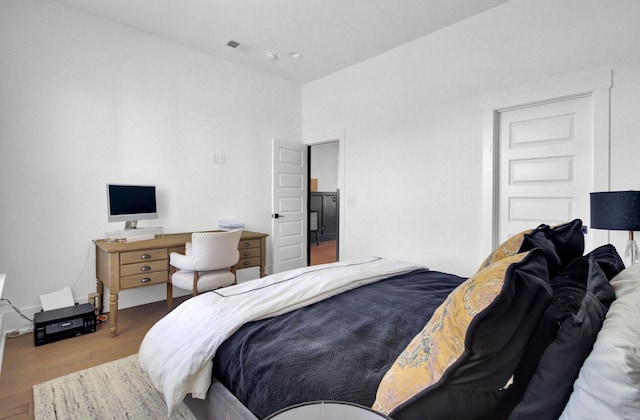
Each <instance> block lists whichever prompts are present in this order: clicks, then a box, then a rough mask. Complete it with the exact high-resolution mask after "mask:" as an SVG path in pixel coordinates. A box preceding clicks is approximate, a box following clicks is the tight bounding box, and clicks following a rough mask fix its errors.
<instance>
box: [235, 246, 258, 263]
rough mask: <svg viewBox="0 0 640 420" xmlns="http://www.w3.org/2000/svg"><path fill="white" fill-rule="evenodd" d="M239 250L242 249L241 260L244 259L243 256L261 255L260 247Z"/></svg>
mask: <svg viewBox="0 0 640 420" xmlns="http://www.w3.org/2000/svg"><path fill="white" fill-rule="evenodd" d="M239 251H240V261H242V259H243V258H251V257H259V256H260V248H249V249H240V250H239Z"/></svg>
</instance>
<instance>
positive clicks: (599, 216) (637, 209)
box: [589, 191, 640, 266]
mask: <svg viewBox="0 0 640 420" xmlns="http://www.w3.org/2000/svg"><path fill="white" fill-rule="evenodd" d="M589 195H590V196H591V227H592V228H594V229H607V230H628V231H629V241H628V242H627V247H626V249H625V252H624V255H625V263H626V264H627V266H629V265H631V264H635V263H637V262H639V261H640V251H638V245H637V244H636V241H634V240H633V231H635V230H640V191H608V192H594V193H591V194H589Z"/></svg>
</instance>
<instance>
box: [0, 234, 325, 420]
mask: <svg viewBox="0 0 640 420" xmlns="http://www.w3.org/2000/svg"><path fill="white" fill-rule="evenodd" d="M335 247H336V242H335V241H325V242H320V244H319V245H316V244H315V243H313V244H311V264H312V265H316V264H324V263H328V262H334V261H336V248H335ZM185 299H186V297H182V298H176V299H174V305H173V306H174V307H176V306H177V305H179V304H180V303H181V302H183V301H184V300H185ZM166 308H167V305H166V302H165V301H161V302H155V303H150V304H148V305H141V306H136V307H133V308H127V309H122V310H120V311H118V336H117V337H115V338H111V337H110V335H109V323H108V321H107V322H106V323H104V324H100V325H98V328H97V331H96V332H95V333H91V334H87V335H82V336H80V337H74V338H69V339H66V340H62V341H58V342H55V343H51V344H45V345H43V346H38V347H35V346H34V344H33V334H32V333H29V334H24V335H21V336H19V337H14V338H7V339H6V344H5V348H4V358H3V359H4V360H3V361H2V372H1V373H0V420H5V419H11V420H17V419H33V392H32V388H33V386H34V385H36V384H39V383H41V382H45V381H48V380H51V379H54V378H57V377H60V376H63V375H67V374H69V373H73V372H77V371H79V370H82V369H86V368H89V367H92V366H96V365H99V364H102V363H106V362H110V361H113V360H117V359H120V358H123V357H126V356H129V355H132V354H134V353H137V352H138V348H139V347H140V343H141V342H142V339H143V337H144V335H145V334H146V333H147V331H148V330H149V328H151V326H152V325H153V324H154V323H155V322H156V321H158V320H159V319H160V318H162V317H163V316H164V315H166V313H167V309H166Z"/></svg>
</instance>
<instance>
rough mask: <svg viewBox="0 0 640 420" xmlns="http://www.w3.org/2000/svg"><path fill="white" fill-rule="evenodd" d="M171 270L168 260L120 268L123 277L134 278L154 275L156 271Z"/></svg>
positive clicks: (127, 265) (126, 265)
mask: <svg viewBox="0 0 640 420" xmlns="http://www.w3.org/2000/svg"><path fill="white" fill-rule="evenodd" d="M168 269H169V266H168V263H167V260H158V261H149V262H141V263H135V264H125V265H123V266H122V267H120V275H121V276H132V275H134V274H145V273H153V272H155V271H167V270H168Z"/></svg>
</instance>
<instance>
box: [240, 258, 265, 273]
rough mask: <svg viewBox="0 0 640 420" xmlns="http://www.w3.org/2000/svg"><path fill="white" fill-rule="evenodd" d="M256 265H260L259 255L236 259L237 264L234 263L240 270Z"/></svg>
mask: <svg viewBox="0 0 640 420" xmlns="http://www.w3.org/2000/svg"><path fill="white" fill-rule="evenodd" d="M258 266H260V257H255V258H240V261H238V264H236V269H238V270H240V269H242V268H249V267H258Z"/></svg>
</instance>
